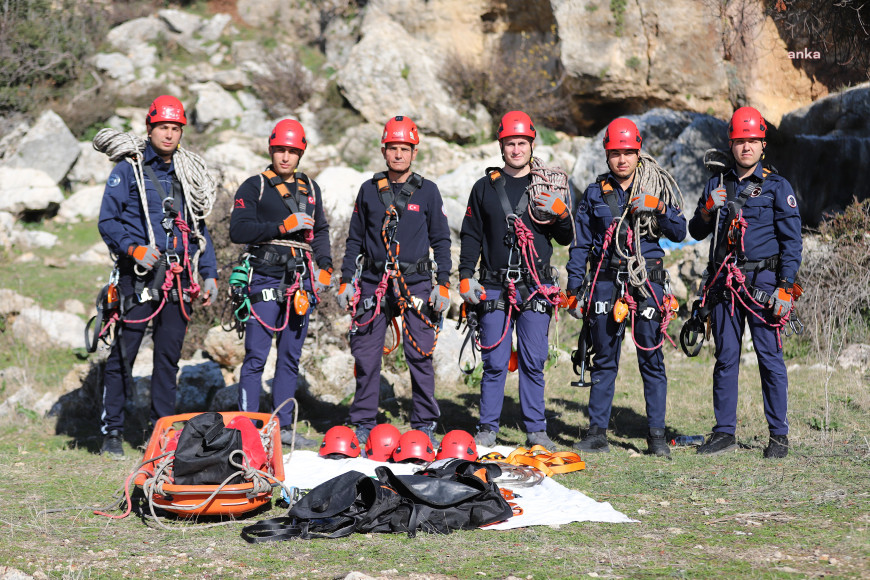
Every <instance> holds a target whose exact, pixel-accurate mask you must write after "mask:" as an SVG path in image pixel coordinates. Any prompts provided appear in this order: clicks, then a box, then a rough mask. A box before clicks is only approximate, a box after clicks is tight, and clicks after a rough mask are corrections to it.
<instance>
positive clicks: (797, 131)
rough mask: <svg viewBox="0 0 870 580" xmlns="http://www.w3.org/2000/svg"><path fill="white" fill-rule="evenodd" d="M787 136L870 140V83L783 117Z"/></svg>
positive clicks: (833, 95) (780, 127)
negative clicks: (862, 138)
mask: <svg viewBox="0 0 870 580" xmlns="http://www.w3.org/2000/svg"><path fill="white" fill-rule="evenodd" d="M779 131H780V132H781V133H782V134H783V135H784V136H794V135H829V136H846V135H851V136H857V137H864V138H870V82H866V83H862V84H860V85H858V86H855V87H851V88H848V89H846V90H844V91H843V92H840V93H834V94H832V95H828V96H826V97H823V98H821V99H819V100H817V101H815V102H814V103H812V104H810V105H807V106H805V107H801V108H800V109H796V110H794V111H791V112H790V113H786V114H785V115H783V116H782V122H780V124H779Z"/></svg>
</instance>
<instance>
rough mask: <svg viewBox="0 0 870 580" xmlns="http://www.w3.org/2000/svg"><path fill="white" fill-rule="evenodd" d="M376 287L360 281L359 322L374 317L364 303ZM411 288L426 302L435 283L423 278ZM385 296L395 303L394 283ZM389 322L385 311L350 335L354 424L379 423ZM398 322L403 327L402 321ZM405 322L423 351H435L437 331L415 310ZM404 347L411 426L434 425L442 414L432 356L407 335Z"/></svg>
mask: <svg viewBox="0 0 870 580" xmlns="http://www.w3.org/2000/svg"><path fill="white" fill-rule="evenodd" d="M376 289H377V285H376V284H370V283H366V282H362V283H361V287H360V304H359V305H358V306H357V320H358V321H360V322H363V323H365V322H367V321H368V320H370V319H371V316H372V313H373V312H374V310H368V311H363V310H362V308H363V307H362V302H363V300H364V299H366V298H368V297H370V296H374V294H375V290H376ZM408 290H409V291H410V293H411V295H412V296H415V297H418V298H420V299H421V300H422V301H423V303H426V302H427V301H428V300H429V294H430V293H431V291H432V283H431V282H429V281H423V282H417V283H415V284H409V285H408ZM386 297H387V300H388V301H390V303H391V304H395V299H396V296H395V293H394V290H393V288H392V282H390V286H389V287H388V290H387V294H386ZM389 322H390V321H389V320H387V317H386V315H384V313H383V312H382V313H380V314H378V316H377V317H376V318H375V319H374V320H372V322H371V323H370V324H366V325H365V326H362V327H360V328H359V329H358V330H357V332H356V333H354V334H353V335H351V337H350V352H351V354H353V358H354V361H355V365H356V366H355V370H356V393H355V395H354V398H353V403H352V404H351V406H350V422H351V423H353V424H354V425H358V426H364V427H373V426H374V425H375V424H376V422H377V414H378V395H379V394H380V385H381V358H382V357H383V348H384V338H385V337H386V334H387V325H388V324H389ZM399 322H400V329H401V325H402V320H400V321H399ZM404 324H405V331H407V332H409V333H410V334H411V336H412V337H413V338H414V341H415V342H416V343H417V346H418V347H419V348H420V350H422V351H423V352H429V351H430V350H432V345H433V344H434V343H435V331H434V330H433V329H432V328H430V327H429V326H428V325H427V324H426V323H424V322H423V321H422V320H421V319H420V317H419V316H418V315H417V314H416V313H414V312H410V311H409V312H408V313H407V315H406V316H405V317H404ZM400 332H401V330H400ZM402 348H403V349H404V352H405V361H406V362H407V363H408V370H409V372H410V374H411V428H412V429H418V428H420V427H424V426H429V425H431V424H432V423H433V422H435V421H437V420H438V418H439V417H440V416H441V410H440V409H439V408H438V402H437V401H436V400H435V370H434V368H433V366H432V357H431V356H423V355H422V354H420V353H419V352H418V351H417V349H416V348H414V346H413V345H412V344H411V342H410V341H409V340H408V339H407V337H405V336H403V337H402Z"/></svg>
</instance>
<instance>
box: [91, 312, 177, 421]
mask: <svg viewBox="0 0 870 580" xmlns="http://www.w3.org/2000/svg"><path fill="white" fill-rule="evenodd" d="M159 305H160V302H153V301H151V302H144V303H142V304H136V305H135V306H133V307H131V308H130V309H129V310H128V311H127V312H126V313H125V315H124V318H125V319H126V320H143V319H145V318H148V317H149V316H151V315H152V314H154V312H155V311H156V310H157V308H158V306H159ZM184 308H185V309H186V312H187V314H188V316H189V315H190V313H191V307H190V304H189V303H184ZM150 322H151V324H152V327H153V333H154V336H153V338H154V359H153V360H154V369H153V371H152V374H151V417H150V419H151V422H152V423H154V422H156V421H157V419H160V418H161V417H166V416H167V415H173V414H175V392H176V389H177V382H176V380H177V376H178V360H179V359H180V358H181V347H182V346H183V345H184V335H185V334H186V333H187V320H186V319H185V318H184V316H182V314H181V306H180V305H179V304H178V303H172V302H167V303H166V304H164V305H163V308H162V309H161V310H160V312H158V313H157V315H156V316H155V317H154V318H153V319H152V320H151V321H150ZM119 324H120V325H121V327H120V335H119V337H118V340H116V341H115V344H114V346H113V347H112V351H111V352H110V353H109V358H108V360H107V361H106V370H105V372H104V375H103V414H102V417H101V423H102V426H101V428H102V432H103V433H104V434H106V433H108V432H109V431H113V430H118V431H123V430H124V403H125V402H126V401H127V399H129V398H130V397H131V396H132V395H133V377H131V376H128V373H127V370H128V369H129V370H130V371H131V372H132V369H133V364H134V363H135V362H136V355H137V354H138V353H139V346H140V345H141V344H142V338H143V337H144V336H145V329H146V328H147V327H148V322H139V323H136V324H132V323H128V322H120V323H119ZM125 358H126V361H125ZM125 362H126V364H125Z"/></svg>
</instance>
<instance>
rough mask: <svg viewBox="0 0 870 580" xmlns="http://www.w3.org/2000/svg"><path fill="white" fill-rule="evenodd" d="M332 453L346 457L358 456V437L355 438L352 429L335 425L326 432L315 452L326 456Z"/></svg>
mask: <svg viewBox="0 0 870 580" xmlns="http://www.w3.org/2000/svg"><path fill="white" fill-rule="evenodd" d="M333 453H337V454H339V455H346V456H347V457H359V439H357V438H356V433H354V432H353V429H351V428H350V427H346V426H344V425H336V426H335V427H332V428H330V429H329V431H327V432H326V435H324V436H323V442H322V443H321V444H320V451H319V452H318V453H317V454H318V455H320V456H321V457H326V456H327V455H332V454H333Z"/></svg>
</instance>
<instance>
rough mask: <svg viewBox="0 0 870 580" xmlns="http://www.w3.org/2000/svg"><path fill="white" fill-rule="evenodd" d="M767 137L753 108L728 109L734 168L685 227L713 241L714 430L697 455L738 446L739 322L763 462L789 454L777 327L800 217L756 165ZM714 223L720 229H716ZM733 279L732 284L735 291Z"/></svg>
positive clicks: (787, 194) (788, 303) (783, 189)
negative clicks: (751, 370) (753, 379)
mask: <svg viewBox="0 0 870 580" xmlns="http://www.w3.org/2000/svg"><path fill="white" fill-rule="evenodd" d="M766 132H767V122H766V121H765V120H764V118H762V116H761V113H759V112H758V111H757V110H756V109H754V108H752V107H741V108H739V109H737V110H736V111H734V115H733V116H732V117H731V122H730V123H729V125H728V140H729V141H728V143H729V147H730V148H731V153H732V155H733V156H734V161H735V166H734V167H733V168H732V169H730V170H729V171H728V172H727V173H725V174H724V183H720V178H719V177H713V178H711V179H710V181H709V182H708V183H707V185H706V187H705V188H704V194H703V195H702V196H701V198H700V199H699V200H698V207H697V208H696V209H695V215H694V217H692V219H691V221H690V222H689V233H690V234H691V235H692V237H693V238H695V239H697V240H703V239H704V238H706V237H707V236H709V235H711V234H712V235H713V236H714V238H713V243H711V244H710V266H709V267H708V273H709V276H710V278H709V279H708V280H707V281H706V287H707V300H708V301H710V303H711V304H712V305H713V308H712V312H711V314H710V319H711V322H712V326H713V329H712V334H713V337H714V339H715V342H716V364H715V366H714V369H713V411H714V413H715V416H716V425H715V426H714V427H713V434H712V435H711V436H710V438H709V439H708V440H707V442H706V443H704V444H703V445H701V446H700V447H699V448H698V453H701V454H710V455H712V454H718V453H724V452H727V451H733V450H734V449H736V448H737V440H736V439H735V435H734V434H735V429H736V426H737V391H738V386H737V379H738V370H739V364H740V350H741V345H742V340H743V329H744V326H745V324H746V322H748V323H749V332H750V333H751V335H752V343H753V347H754V349H755V353H756V356H757V357H758V368H759V371H760V373H761V391H762V395H763V397H762V399H763V401H764V414H765V417H766V418H767V424H768V429H769V432H770V439H769V442H768V445H767V447H766V448H765V450H764V457H765V458H782V457H785V456H786V455H787V454H788V418H787V417H786V414H787V411H788V375H787V373H786V368H785V362H784V361H783V356H782V346H781V342H780V336H779V328H780V327H781V325H782V323H783V321H784V319H785V320H787V319H788V315H789V314H790V311H791V308H792V293H793V290H794V288H795V276H797V272H798V268H799V267H800V263H801V252H802V241H801V218H800V212H799V211H798V206H797V199H796V198H795V194H794V191H793V190H792V187H791V185H790V184H789V183H788V181H786V180H785V179H784V178H783V177H782V176H780V175H778V174H776V172H775V171H773V170H771V169H770V168H769V167H765V166H763V164H762V162H761V161H762V159H763V158H764V149H765V147H766V145H767V142H766V141H765V136H766ZM717 224H718V227H719V229H718V231H715V227H716V225H717ZM729 273H730V274H731V275H730V276H729V275H728V274H729ZM744 277H745V282H742V283H741V282H740V280H741V279H743V278H744ZM729 278H730V279H731V281H729ZM733 280H736V281H737V283H736V287H735V283H734V282H733ZM729 285H730V286H731V287H732V288H734V290H731V289H730V288H728V286H729ZM732 306H733V309H732Z"/></svg>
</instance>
